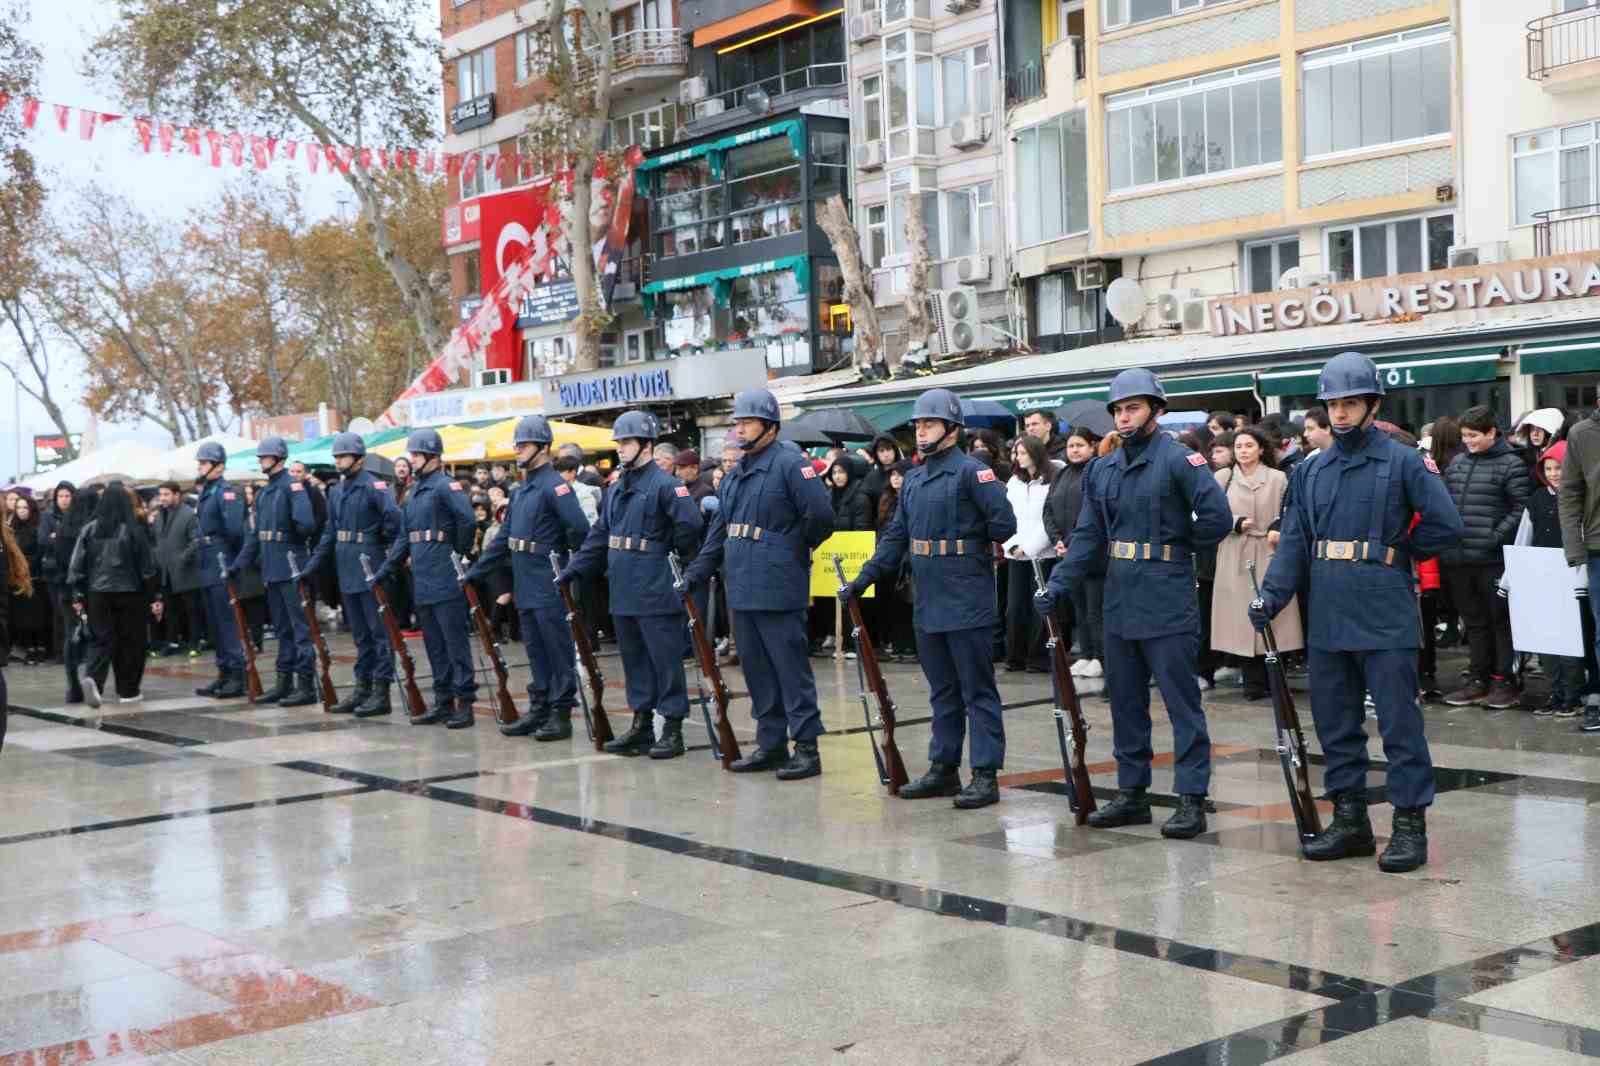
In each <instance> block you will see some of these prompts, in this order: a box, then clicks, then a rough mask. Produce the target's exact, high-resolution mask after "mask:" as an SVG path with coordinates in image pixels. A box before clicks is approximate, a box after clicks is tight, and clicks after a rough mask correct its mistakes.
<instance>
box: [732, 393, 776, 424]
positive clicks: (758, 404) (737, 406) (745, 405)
mask: <svg viewBox="0 0 1600 1066" xmlns="http://www.w3.org/2000/svg"><path fill="white" fill-rule="evenodd" d="M733 417H734V419H735V420H737V419H740V418H759V419H761V420H762V421H764V422H773V423H776V422H778V421H779V418H778V398H777V397H776V396H774V395H772V393H770V392H768V391H767V390H766V389H746V390H744V391H743V392H741V393H740V394H739V395H737V396H735V397H734V398H733Z"/></svg>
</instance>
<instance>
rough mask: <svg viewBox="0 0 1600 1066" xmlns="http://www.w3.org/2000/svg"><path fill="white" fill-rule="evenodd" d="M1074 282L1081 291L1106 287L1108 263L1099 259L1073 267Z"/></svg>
mask: <svg viewBox="0 0 1600 1066" xmlns="http://www.w3.org/2000/svg"><path fill="white" fill-rule="evenodd" d="M1072 284H1073V287H1074V288H1076V289H1077V290H1078V291H1079V292H1084V291H1086V290H1088V289H1103V288H1105V287H1106V265H1105V264H1104V263H1102V262H1100V261H1099V260H1095V261H1094V262H1092V263H1079V264H1078V265H1077V266H1075V267H1073V268H1072Z"/></svg>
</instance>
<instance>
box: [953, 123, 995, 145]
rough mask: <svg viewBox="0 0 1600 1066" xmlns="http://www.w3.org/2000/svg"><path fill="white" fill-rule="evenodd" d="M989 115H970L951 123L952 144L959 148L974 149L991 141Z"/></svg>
mask: <svg viewBox="0 0 1600 1066" xmlns="http://www.w3.org/2000/svg"><path fill="white" fill-rule="evenodd" d="M987 118H988V116H987V115H968V116H966V117H965V118H958V119H956V120H955V121H954V122H952V123H950V143H951V144H952V145H954V146H955V147H957V148H973V147H976V146H977V145H980V144H982V143H984V142H985V141H987V140H988V139H989V128H988V122H987V121H986V119H987Z"/></svg>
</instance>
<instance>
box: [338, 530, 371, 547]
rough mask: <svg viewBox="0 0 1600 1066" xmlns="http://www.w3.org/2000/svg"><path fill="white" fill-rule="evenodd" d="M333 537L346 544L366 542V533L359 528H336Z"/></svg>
mask: <svg viewBox="0 0 1600 1066" xmlns="http://www.w3.org/2000/svg"><path fill="white" fill-rule="evenodd" d="M333 537H334V539H335V540H340V541H343V542H345V543H346V544H365V543H366V542H367V535H366V533H365V532H363V531H361V530H359V529H340V530H336V531H335V532H334V534H333Z"/></svg>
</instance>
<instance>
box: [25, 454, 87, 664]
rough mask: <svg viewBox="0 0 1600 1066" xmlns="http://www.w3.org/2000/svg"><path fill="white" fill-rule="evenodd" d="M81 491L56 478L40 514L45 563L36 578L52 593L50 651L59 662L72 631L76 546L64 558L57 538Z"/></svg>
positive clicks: (69, 546)
mask: <svg viewBox="0 0 1600 1066" xmlns="http://www.w3.org/2000/svg"><path fill="white" fill-rule="evenodd" d="M77 493H78V489H77V486H76V485H74V484H73V483H72V482H70V481H58V482H56V487H55V490H54V491H52V492H51V493H50V502H49V504H48V506H46V507H45V508H44V511H43V513H42V514H41V515H40V516H39V543H40V545H41V546H42V547H43V551H44V554H43V565H42V566H41V567H40V572H39V573H37V574H35V575H34V580H35V581H40V580H42V581H43V582H44V586H45V592H46V593H47V595H48V596H49V602H50V628H51V640H50V654H51V655H53V656H55V658H56V661H57V662H59V661H60V660H61V656H62V654H63V653H64V651H65V648H66V645H67V634H68V633H69V632H70V631H71V630H70V623H69V622H68V621H67V616H68V615H70V614H71V613H72V597H71V596H69V595H67V592H66V588H67V568H66V563H67V561H68V560H70V559H71V558H72V553H71V548H72V546H71V545H70V544H69V545H67V549H68V550H67V555H66V559H61V556H60V547H59V546H58V544H57V541H58V540H59V539H60V533H61V525H62V523H63V522H65V521H66V520H67V512H68V511H70V510H71V509H72V499H73V497H74V496H76V495H77Z"/></svg>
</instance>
